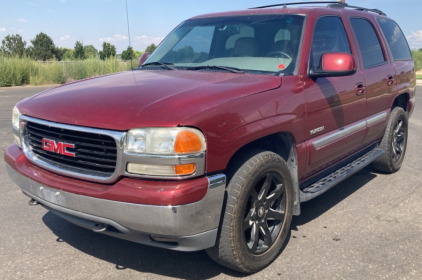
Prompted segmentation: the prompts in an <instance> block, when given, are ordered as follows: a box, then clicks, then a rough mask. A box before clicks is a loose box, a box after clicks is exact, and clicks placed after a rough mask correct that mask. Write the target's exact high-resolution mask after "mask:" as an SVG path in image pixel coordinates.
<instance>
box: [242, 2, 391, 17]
mask: <svg viewBox="0 0 422 280" xmlns="http://www.w3.org/2000/svg"><path fill="white" fill-rule="evenodd" d="M305 4H329V5H328V6H327V8H330V9H345V8H350V9H355V10H358V11H364V12H372V13H376V14H379V15H382V16H386V14H385V13H384V12H382V11H381V10H378V9H367V8H363V7H358V6H351V5H349V4H347V3H345V2H342V1H341V0H340V1H320V2H315V1H313V2H294V3H283V4H274V5H267V6H260V7H254V8H250V9H265V8H272V7H279V6H283V8H287V6H289V5H305Z"/></svg>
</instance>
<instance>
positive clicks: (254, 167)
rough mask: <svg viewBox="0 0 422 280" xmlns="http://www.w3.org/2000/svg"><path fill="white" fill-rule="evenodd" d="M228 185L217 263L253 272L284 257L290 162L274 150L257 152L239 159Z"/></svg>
mask: <svg viewBox="0 0 422 280" xmlns="http://www.w3.org/2000/svg"><path fill="white" fill-rule="evenodd" d="M238 166H240V167H239V168H238V169H237V171H236V172H234V175H233V177H232V178H231V179H230V182H229V185H228V187H227V202H226V206H225V211H224V213H223V220H222V225H221V227H220V232H219V236H218V238H217V242H216V245H215V246H214V247H212V248H210V249H208V250H207V253H208V255H209V256H210V257H211V258H212V259H213V260H215V261H216V262H218V263H220V264H222V265H224V266H227V267H229V268H231V269H234V270H237V271H241V272H245V273H252V272H256V271H258V270H261V269H262V268H264V267H266V266H267V265H269V264H270V263H271V262H272V261H273V260H274V259H275V258H276V257H277V256H278V254H279V253H280V250H281V248H282V246H283V244H284V242H285V240H286V236H287V233H288V231H289V229H290V223H291V219H292V208H293V190H292V187H293V184H292V179H291V175H290V171H289V169H288V167H287V164H286V162H285V161H284V160H283V158H281V157H280V156H279V155H277V154H275V153H272V152H261V151H255V152H254V153H251V154H249V155H248V156H246V159H245V158H244V159H243V160H240V163H238Z"/></svg>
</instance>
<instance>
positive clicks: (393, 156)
mask: <svg viewBox="0 0 422 280" xmlns="http://www.w3.org/2000/svg"><path fill="white" fill-rule="evenodd" d="M406 147H407V115H406V113H405V112H404V110H403V109H402V108H400V107H396V108H394V109H393V110H392V111H391V114H390V119H389V120H388V124H387V128H386V130H385V134H384V137H383V139H382V141H381V144H380V148H381V149H383V150H384V154H382V155H381V156H379V157H378V158H377V159H376V160H375V161H374V162H373V163H372V168H373V169H374V170H376V171H381V172H386V173H394V172H397V171H398V170H399V169H400V167H401V165H402V163H403V160H404V156H405V153H406Z"/></svg>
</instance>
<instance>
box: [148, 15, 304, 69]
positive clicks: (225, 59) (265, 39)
mask: <svg viewBox="0 0 422 280" xmlns="http://www.w3.org/2000/svg"><path fill="white" fill-rule="evenodd" d="M303 23H304V16H300V15H284V14H281V15H280V14H278V15H252V16H251V15H248V16H233V17H218V18H201V19H193V20H188V21H185V22H183V23H182V24H181V25H180V26H179V27H177V28H176V29H175V30H174V31H173V32H172V33H171V34H170V35H169V36H167V38H166V39H165V40H164V41H163V42H162V43H161V44H160V46H159V47H158V48H157V49H156V50H155V51H154V52H153V53H152V55H151V56H150V57H149V58H148V60H147V61H146V62H145V65H146V64H149V65H155V67H159V65H160V64H159V63H161V64H162V63H164V64H168V65H173V66H174V67H175V68H176V69H178V70H205V71H224V69H223V68H221V67H220V68H216V67H215V66H223V67H225V68H226V70H227V69H228V68H235V69H237V70H236V71H238V70H241V71H239V73H240V72H242V71H243V72H254V73H261V74H276V73H277V74H278V73H282V74H284V75H288V74H293V73H295V70H296V65H297V63H296V62H297V59H298V53H299V48H300V43H301V38H302V30H303ZM158 62H159V63H158ZM210 66H211V67H210ZM211 69H212V70H211ZM216 69H217V70H216Z"/></svg>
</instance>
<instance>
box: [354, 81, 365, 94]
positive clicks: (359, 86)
mask: <svg viewBox="0 0 422 280" xmlns="http://www.w3.org/2000/svg"><path fill="white" fill-rule="evenodd" d="M355 89H356V95H357V96H361V95H363V94H365V85H364V84H363V83H358V84H356V86H355Z"/></svg>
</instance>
